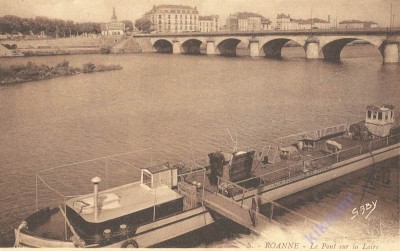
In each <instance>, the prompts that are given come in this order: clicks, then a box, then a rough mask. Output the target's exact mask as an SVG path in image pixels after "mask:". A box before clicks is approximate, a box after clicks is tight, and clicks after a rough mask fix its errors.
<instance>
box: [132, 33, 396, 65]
mask: <svg viewBox="0 0 400 251" xmlns="http://www.w3.org/2000/svg"><path fill="white" fill-rule="evenodd" d="M133 38H134V39H136V40H141V39H143V38H147V39H150V43H151V45H152V47H153V48H154V50H155V51H157V52H161V53H162V52H164V53H173V54H181V53H185V54H200V51H201V47H202V46H203V47H206V54H207V55H225V56H234V55H236V48H237V46H238V44H239V43H242V44H244V46H245V47H247V48H248V50H249V54H250V56H251V57H258V56H266V57H272V58H279V57H281V51H282V48H283V47H284V46H285V45H286V44H287V43H288V42H289V41H292V42H294V43H297V44H298V45H299V46H301V47H303V48H304V50H305V54H306V57H307V59H319V58H324V59H328V60H338V59H340V52H341V51H342V49H343V48H344V47H345V46H346V45H347V44H349V43H351V42H353V41H356V40H361V41H364V42H367V43H370V44H372V45H374V46H376V47H377V48H378V49H379V51H380V52H381V54H382V58H383V62H384V63H397V62H399V41H400V28H392V29H388V28H369V29H330V30H278V31H262V32H247V31H246V32H214V33H196V32H191V33H154V34H136V35H133Z"/></svg>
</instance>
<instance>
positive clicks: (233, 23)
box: [226, 12, 272, 31]
mask: <svg viewBox="0 0 400 251" xmlns="http://www.w3.org/2000/svg"><path fill="white" fill-rule="evenodd" d="M271 24H272V22H271V21H270V20H269V19H268V18H265V17H264V16H262V15H260V14H257V13H251V12H237V13H235V14H231V15H229V17H228V18H227V20H226V26H227V29H228V30H229V31H262V30H270V29H271Z"/></svg>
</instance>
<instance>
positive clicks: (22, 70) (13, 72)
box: [0, 60, 123, 84]
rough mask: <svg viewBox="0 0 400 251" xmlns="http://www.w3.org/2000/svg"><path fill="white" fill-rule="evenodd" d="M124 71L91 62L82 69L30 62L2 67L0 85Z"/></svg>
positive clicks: (117, 66)
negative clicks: (81, 74) (82, 74)
mask: <svg viewBox="0 0 400 251" xmlns="http://www.w3.org/2000/svg"><path fill="white" fill-rule="evenodd" d="M122 69H123V68H122V66H120V65H95V64H93V63H90V62H89V63H86V64H84V65H83V66H82V68H78V67H72V66H70V65H69V62H68V61H66V60H64V61H63V62H61V63H58V64H57V65H55V66H53V67H50V66H48V65H44V64H42V65H37V64H34V63H32V62H28V63H27V64H26V65H12V66H10V67H8V68H3V67H1V66H0V84H11V83H20V82H28V81H37V80H43V79H51V78H56V77H63V76H72V75H76V74H80V73H92V72H101V71H115V70H122Z"/></svg>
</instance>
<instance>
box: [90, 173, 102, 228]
mask: <svg viewBox="0 0 400 251" xmlns="http://www.w3.org/2000/svg"><path fill="white" fill-rule="evenodd" d="M100 182H101V179H100V177H97V176H96V177H94V178H93V179H92V183H93V185H94V221H97V219H98V217H99V208H98V203H97V198H98V195H99V189H98V185H99V183H100Z"/></svg>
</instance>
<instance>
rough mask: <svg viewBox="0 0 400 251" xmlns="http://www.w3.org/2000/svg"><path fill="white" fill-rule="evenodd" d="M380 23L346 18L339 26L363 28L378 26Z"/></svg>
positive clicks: (343, 27)
mask: <svg viewBox="0 0 400 251" xmlns="http://www.w3.org/2000/svg"><path fill="white" fill-rule="evenodd" d="M377 27H378V24H377V23H375V22H373V21H367V22H365V21H360V20H344V21H341V22H340V23H339V28H342V29H361V28H377Z"/></svg>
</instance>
